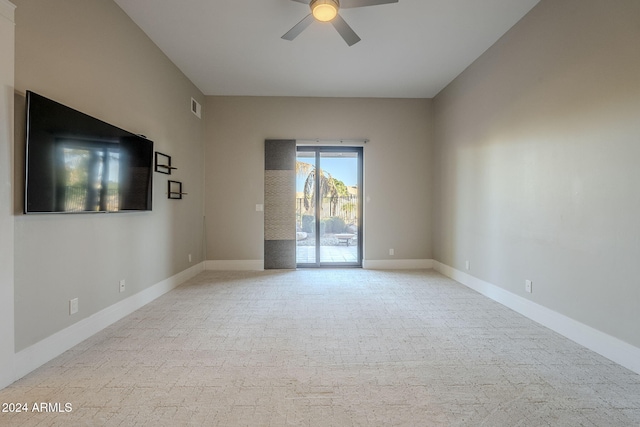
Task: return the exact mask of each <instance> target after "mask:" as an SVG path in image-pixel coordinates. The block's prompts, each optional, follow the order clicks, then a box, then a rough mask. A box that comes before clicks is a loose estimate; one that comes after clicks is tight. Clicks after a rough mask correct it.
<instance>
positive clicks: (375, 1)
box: [282, 0, 398, 46]
mask: <svg viewBox="0 0 640 427" xmlns="http://www.w3.org/2000/svg"><path fill="white" fill-rule="evenodd" d="M291 1H295V2H298V3H304V4H308V5H309V7H310V8H311V13H310V14H308V15H307V16H306V17H305V18H304V19H303V20H302V21H300V22H298V23H297V24H296V25H295V26H294V27H293V28H292V29H290V30H289V31H287V33H286V34H285V35H284V36H282V38H283V39H285V40H293V39H295V38H296V37H298V35H300V33H301V32H303V31H304V30H305V29H306V28H307V27H308V26H309V25H311V23H312V22H313V21H314V20H315V21H319V22H331V24H333V26H334V28H335V29H336V30H337V31H338V33H340V35H341V36H342V38H343V39H344V41H345V42H347V44H348V45H349V46H353V45H354V44H356V43H358V42H359V41H360V37H358V35H357V34H356V33H355V31H353V30H352V29H351V27H350V26H349V25H348V24H347V23H346V22H345V20H344V19H342V17H341V16H340V14H338V11H339V10H340V8H342V9H348V8H354V7H364V6H376V5H379V4H387V3H398V0H291Z"/></svg>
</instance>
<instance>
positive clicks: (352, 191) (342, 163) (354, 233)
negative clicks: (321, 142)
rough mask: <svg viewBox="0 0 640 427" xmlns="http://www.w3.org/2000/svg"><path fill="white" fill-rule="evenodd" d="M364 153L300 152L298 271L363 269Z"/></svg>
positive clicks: (327, 149) (345, 150)
mask: <svg viewBox="0 0 640 427" xmlns="http://www.w3.org/2000/svg"><path fill="white" fill-rule="evenodd" d="M362 151H363V150H362V147H307V146H300V147H298V148H297V158H296V262H297V266H298V267H325V266H326V267H361V266H362V154H363V153H362Z"/></svg>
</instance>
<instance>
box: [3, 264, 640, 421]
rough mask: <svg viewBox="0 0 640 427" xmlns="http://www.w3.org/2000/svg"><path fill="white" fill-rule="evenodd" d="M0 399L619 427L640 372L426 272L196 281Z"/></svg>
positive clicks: (280, 416)
mask: <svg viewBox="0 0 640 427" xmlns="http://www.w3.org/2000/svg"><path fill="white" fill-rule="evenodd" d="M0 402H5V403H10V402H14V403H20V402H22V403H27V404H29V405H30V406H31V405H33V404H34V403H39V402H45V403H53V404H55V403H59V404H60V407H61V408H64V405H65V404H66V403H70V404H71V412H67V413H58V412H55V413H51V412H48V413H47V412H42V413H38V412H32V411H29V412H26V413H0V425H2V426H21V427H24V426H58V425H60V426H62V425H65V426H66V425H70V426H80V425H87V426H183V425H192V426H339V427H344V426H489V427H499V426H616V427H620V426H639V425H640V376H639V375H636V374H634V373H632V372H630V371H628V370H626V369H624V368H622V367H620V366H618V365H616V364H614V363H612V362H610V361H608V360H607V359H604V358H602V357H601V356H599V355H597V354H595V353H593V352H591V351H589V350H586V349H585V348H583V347H581V346H579V345H577V344H575V343H573V342H571V341H569V340H567V339H565V338H563V337H561V336H559V335H557V334H555V333H554V332H551V331H549V330H548V329H546V328H544V327H542V326H539V325H538V324H536V323H533V322H531V321H529V320H528V319H526V318H524V317H522V316H520V315H518V314H516V313H514V312H513V311H511V310H509V309H507V308H505V307H503V306H501V305H499V304H497V303H495V302H493V301H491V300H488V299H487V298H485V297H483V296H481V295H479V294H477V293H475V292H473V291H471V290H469V289H467V288H465V287H463V286H462V285H459V284H457V283H456V282H453V281H451V280H449V279H447V278H445V277H443V276H441V275H439V274H438V273H435V272H433V271H430V270H425V271H394V272H385V271H371V270H362V269H334V270H315V269H313V270H309V269H305V270H298V271H287V272H285V271H270V272H204V273H202V274H200V275H199V276H197V277H196V278H194V279H192V280H190V281H189V282H187V283H186V284H184V285H183V286H181V287H179V288H177V289H175V290H174V291H172V292H170V293H168V294H166V295H164V296H163V297H161V298H159V299H157V300H156V301H154V302H152V303H150V304H148V305H147V306H145V307H143V308H142V309H140V310H138V311H136V312H135V313H133V314H131V315H130V316H128V317H126V318H124V319H122V320H121V321H119V322H117V323H115V324H113V325H112V326H110V327H108V328H107V329H105V330H104V331H102V332H100V333H98V334H96V335H94V336H93V337H92V338H90V339H88V340H86V341H85V342H83V343H81V344H80V345H78V346H76V347H74V348H73V349H71V350H69V351H67V352H66V353H64V354H62V355H61V356H60V357H58V358H56V359H54V360H53V361H51V362H49V363H47V364H46V365H44V366H42V367H41V368H39V369H37V370H36V371H34V372H32V373H31V374H29V375H28V376H26V377H25V378H23V379H21V380H19V381H18V382H16V383H14V384H13V385H11V386H10V387H8V388H6V389H4V390H1V391H0ZM30 409H31V408H30ZM53 409H55V406H54V408H53Z"/></svg>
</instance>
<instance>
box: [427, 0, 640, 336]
mask: <svg viewBox="0 0 640 427" xmlns="http://www.w3.org/2000/svg"><path fill="white" fill-rule="evenodd" d="M639 22H640V2H638V1H637V0H616V1H603V0H562V1H558V0H542V1H541V2H540V3H539V4H538V6H536V7H535V8H534V9H533V10H532V11H531V12H530V13H529V14H528V15H527V16H525V17H524V18H523V19H522V21H521V22H520V23H518V24H517V25H516V26H515V27H513V28H512V29H511V31H509V32H508V33H507V34H506V35H505V36H504V37H503V38H502V39H501V40H500V41H498V42H497V43H496V44H495V45H494V46H493V47H491V48H490V49H489V50H488V51H487V52H486V53H485V54H484V55H482V56H481V57H480V58H479V59H478V60H477V61H476V62H475V63H474V64H472V65H471V66H470V67H469V68H468V69H467V70H466V71H465V72H464V73H462V74H461V75H460V76H459V77H458V78H456V79H455V81H454V82H453V83H452V84H450V85H449V86H448V87H447V88H446V89H445V90H443V91H442V92H441V93H440V94H439V95H438V96H437V97H436V98H435V100H434V123H435V141H436V148H435V159H434V160H435V161H434V163H433V164H434V166H435V167H436V176H435V185H434V188H436V189H437V190H436V193H435V199H434V201H433V204H432V206H433V207H434V218H433V230H434V257H435V259H436V260H438V261H440V262H442V263H445V264H448V265H450V266H453V267H454V268H457V269H459V270H464V269H465V261H466V260H469V261H470V263H471V270H470V271H469V273H470V274H472V275H473V276H476V277H478V278H481V279H483V280H486V281H488V282H490V283H493V284H496V285H498V286H500V287H503V288H504V289H506V290H508V291H510V292H513V293H515V294H519V295H521V296H525V297H527V298H530V299H531V300H533V301H535V302H537V303H540V304H542V305H544V306H546V307H548V308H550V309H552V310H555V311H557V312H560V313H562V314H565V315H567V316H569V317H571V318H573V319H576V320H578V321H580V322H582V323H585V324H587V325H589V326H592V327H594V328H596V329H598V330H601V331H603V332H605V333H608V334H610V335H613V336H615V337H617V338H620V339H622V340H624V341H626V342H628V343H630V344H632V345H634V346H640V329H639V328H638V324H640V310H638V302H639V301H640V286H638V277H640V263H639V262H638V259H640V239H639V237H638V236H640V221H639V218H640V195H639V194H640V193H639V189H638V183H640V167H638V160H639V159H640V141H639V140H638V135H640V119H639V116H638V112H639V111H640V53H639V52H640V50H639V49H638V41H639V40H640V25H638V23H639ZM525 279H530V280H533V293H532V294H526V293H525V292H524V289H525V287H524V282H525Z"/></svg>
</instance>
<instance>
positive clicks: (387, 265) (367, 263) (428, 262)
mask: <svg viewBox="0 0 640 427" xmlns="http://www.w3.org/2000/svg"><path fill="white" fill-rule="evenodd" d="M362 268H365V269H368V270H419V269H429V268H433V260H432V259H381V260H363V261H362Z"/></svg>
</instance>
